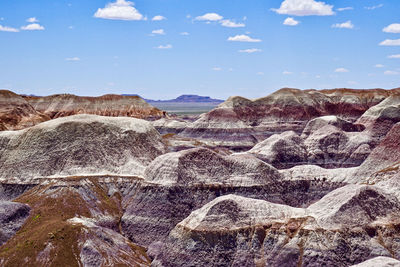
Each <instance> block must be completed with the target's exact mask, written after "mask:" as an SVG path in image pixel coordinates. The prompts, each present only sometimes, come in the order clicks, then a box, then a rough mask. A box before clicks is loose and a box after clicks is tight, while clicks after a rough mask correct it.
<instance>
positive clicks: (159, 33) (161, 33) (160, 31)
mask: <svg viewBox="0 0 400 267" xmlns="http://www.w3.org/2000/svg"><path fill="white" fill-rule="evenodd" d="M151 33H152V34H153V35H154V34H158V35H165V31H164V29H158V30H153V31H152V32H151Z"/></svg>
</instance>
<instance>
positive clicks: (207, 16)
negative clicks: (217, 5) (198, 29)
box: [195, 13, 224, 21]
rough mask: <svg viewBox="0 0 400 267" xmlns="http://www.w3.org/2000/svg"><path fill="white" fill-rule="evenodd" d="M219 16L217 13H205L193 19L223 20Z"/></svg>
mask: <svg viewBox="0 0 400 267" xmlns="http://www.w3.org/2000/svg"><path fill="white" fill-rule="evenodd" d="M223 18H224V17H222V16H221V15H219V14H217V13H206V14H204V15H203V16H198V17H196V18H195V20H205V21H218V20H221V19H223Z"/></svg>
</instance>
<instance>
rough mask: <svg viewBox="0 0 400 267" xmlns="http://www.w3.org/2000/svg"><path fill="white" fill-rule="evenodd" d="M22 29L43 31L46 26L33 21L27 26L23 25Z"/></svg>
mask: <svg viewBox="0 0 400 267" xmlns="http://www.w3.org/2000/svg"><path fill="white" fill-rule="evenodd" d="M21 30H24V31H43V30H44V27H43V26H42V25H39V24H37V23H32V24H28V25H26V26H22V27H21Z"/></svg>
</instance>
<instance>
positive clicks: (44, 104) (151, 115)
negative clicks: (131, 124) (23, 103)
mask: <svg viewBox="0 0 400 267" xmlns="http://www.w3.org/2000/svg"><path fill="white" fill-rule="evenodd" d="M25 99H26V100H27V101H28V102H29V103H30V104H31V105H32V106H33V107H34V108H35V109H36V110H37V111H39V112H42V113H44V114H46V115H48V116H49V117H51V118H59V117H64V116H70V115H75V114H94V115H101V116H111V117H134V118H139V119H158V118H162V117H165V116H166V113H165V112H163V111H161V110H159V109H157V108H155V107H153V106H152V105H150V104H148V103H147V102H146V101H144V100H143V99H142V98H140V97H139V96H126V95H124V96H123V95H111V94H110V95H103V96H99V97H87V96H76V95H71V94H59V95H51V96H45V97H35V96H25Z"/></svg>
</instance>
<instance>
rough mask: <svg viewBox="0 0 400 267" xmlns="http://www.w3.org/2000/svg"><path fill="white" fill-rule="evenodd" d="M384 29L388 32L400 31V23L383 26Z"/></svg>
mask: <svg viewBox="0 0 400 267" xmlns="http://www.w3.org/2000/svg"><path fill="white" fill-rule="evenodd" d="M382 31H384V32H388V33H400V23H393V24H390V25H389V26H386V27H385V28H383V30H382Z"/></svg>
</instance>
